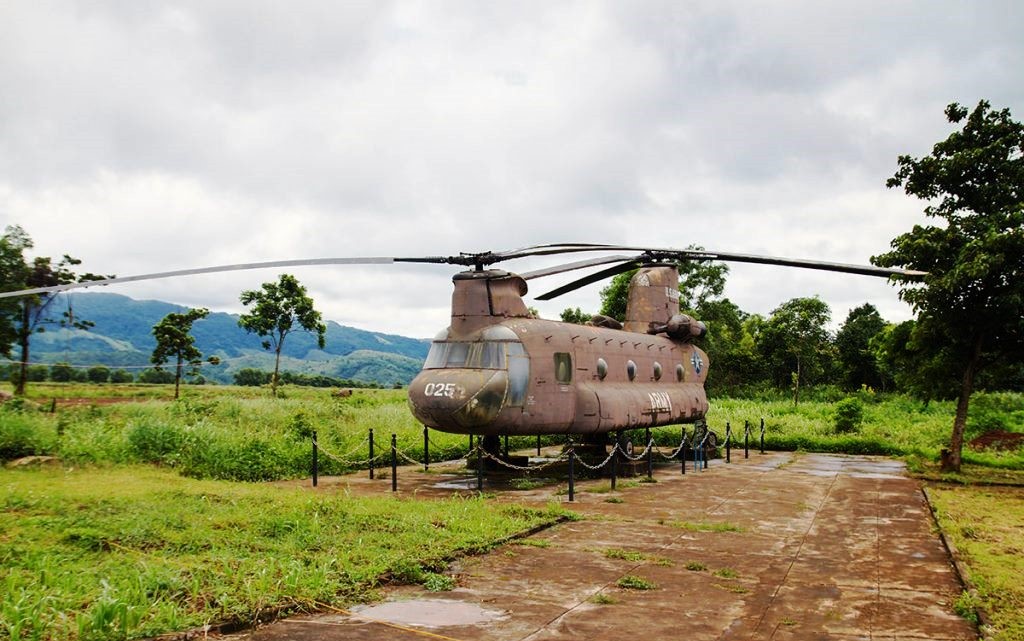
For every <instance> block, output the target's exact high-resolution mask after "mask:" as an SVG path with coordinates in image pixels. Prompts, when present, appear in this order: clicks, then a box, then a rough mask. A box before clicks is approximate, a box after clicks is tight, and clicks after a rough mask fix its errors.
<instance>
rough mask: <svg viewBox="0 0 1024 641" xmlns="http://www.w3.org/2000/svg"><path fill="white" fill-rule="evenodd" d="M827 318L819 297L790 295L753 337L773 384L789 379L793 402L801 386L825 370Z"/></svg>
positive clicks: (827, 311)
mask: <svg viewBox="0 0 1024 641" xmlns="http://www.w3.org/2000/svg"><path fill="white" fill-rule="evenodd" d="M831 317H832V311H831V310H830V309H829V307H828V303H826V302H825V301H823V300H821V299H820V298H817V297H814V298H794V299H791V300H788V301H786V302H785V303H783V304H781V305H779V306H778V307H776V308H775V309H774V310H773V311H772V315H771V317H770V318H769V319H768V320H767V321H766V322H765V324H764V325H763V326H762V328H761V331H760V334H759V335H758V337H757V349H758V351H759V352H760V353H761V355H762V356H763V357H764V359H765V361H766V362H767V364H768V367H769V369H770V371H771V372H772V376H773V379H774V381H775V384H776V385H778V386H780V387H782V386H784V385H785V382H786V380H787V379H788V380H789V381H790V382H791V384H792V388H793V404H794V405H799V404H800V387H801V385H802V384H803V383H805V382H810V383H813V382H816V381H818V380H820V379H821V378H822V374H823V373H824V372H825V370H826V367H827V365H828V362H829V360H830V357H831V355H832V349H833V346H832V342H831V337H830V336H829V334H828V329H826V326H827V325H828V322H829V319H831Z"/></svg>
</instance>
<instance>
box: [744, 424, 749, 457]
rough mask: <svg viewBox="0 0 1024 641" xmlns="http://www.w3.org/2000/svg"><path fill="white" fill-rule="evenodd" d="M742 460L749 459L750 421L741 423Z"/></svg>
mask: <svg viewBox="0 0 1024 641" xmlns="http://www.w3.org/2000/svg"><path fill="white" fill-rule="evenodd" d="M743 458H750V421H747V420H744V421H743Z"/></svg>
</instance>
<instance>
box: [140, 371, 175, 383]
mask: <svg viewBox="0 0 1024 641" xmlns="http://www.w3.org/2000/svg"><path fill="white" fill-rule="evenodd" d="M139 382H140V383H148V384H150V385H167V384H168V383H173V382H174V374H171V373H170V372H165V371H163V370H160V369H144V370H142V371H141V372H139Z"/></svg>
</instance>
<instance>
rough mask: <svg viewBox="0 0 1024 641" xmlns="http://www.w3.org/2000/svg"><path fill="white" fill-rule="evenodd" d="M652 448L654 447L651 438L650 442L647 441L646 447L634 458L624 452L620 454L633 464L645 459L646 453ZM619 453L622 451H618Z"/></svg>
mask: <svg viewBox="0 0 1024 641" xmlns="http://www.w3.org/2000/svg"><path fill="white" fill-rule="evenodd" d="M652 447H654V439H653V438H652V439H651V440H650V441H648V443H647V447H645V448H644V451H643V452H640V453H639V454H637V455H636V456H630V455H629V454H627V453H626V452H622V455H623V456H625V457H626V458H627V459H629V460H630V461H633V462H634V463H635V462H637V461H642V460H644V459H645V458H647V453H648V452H650V451H651V448H652ZM619 451H622V450H619Z"/></svg>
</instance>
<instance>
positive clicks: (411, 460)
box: [395, 447, 423, 465]
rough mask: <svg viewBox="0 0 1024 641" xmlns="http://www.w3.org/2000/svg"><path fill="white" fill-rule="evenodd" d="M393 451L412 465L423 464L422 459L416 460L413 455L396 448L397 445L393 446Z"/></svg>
mask: <svg viewBox="0 0 1024 641" xmlns="http://www.w3.org/2000/svg"><path fill="white" fill-rule="evenodd" d="M395 452H396V453H397V454H398V456H400V457H401V458H403V459H405V460H406V461H409V462H410V463H412V464H413V465H423V461H417V460H416V459H414V458H413V457H411V456H409V455H408V454H406V453H405V452H403V451H402V450H400V449H398V448H397V447H396V448H395Z"/></svg>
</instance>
